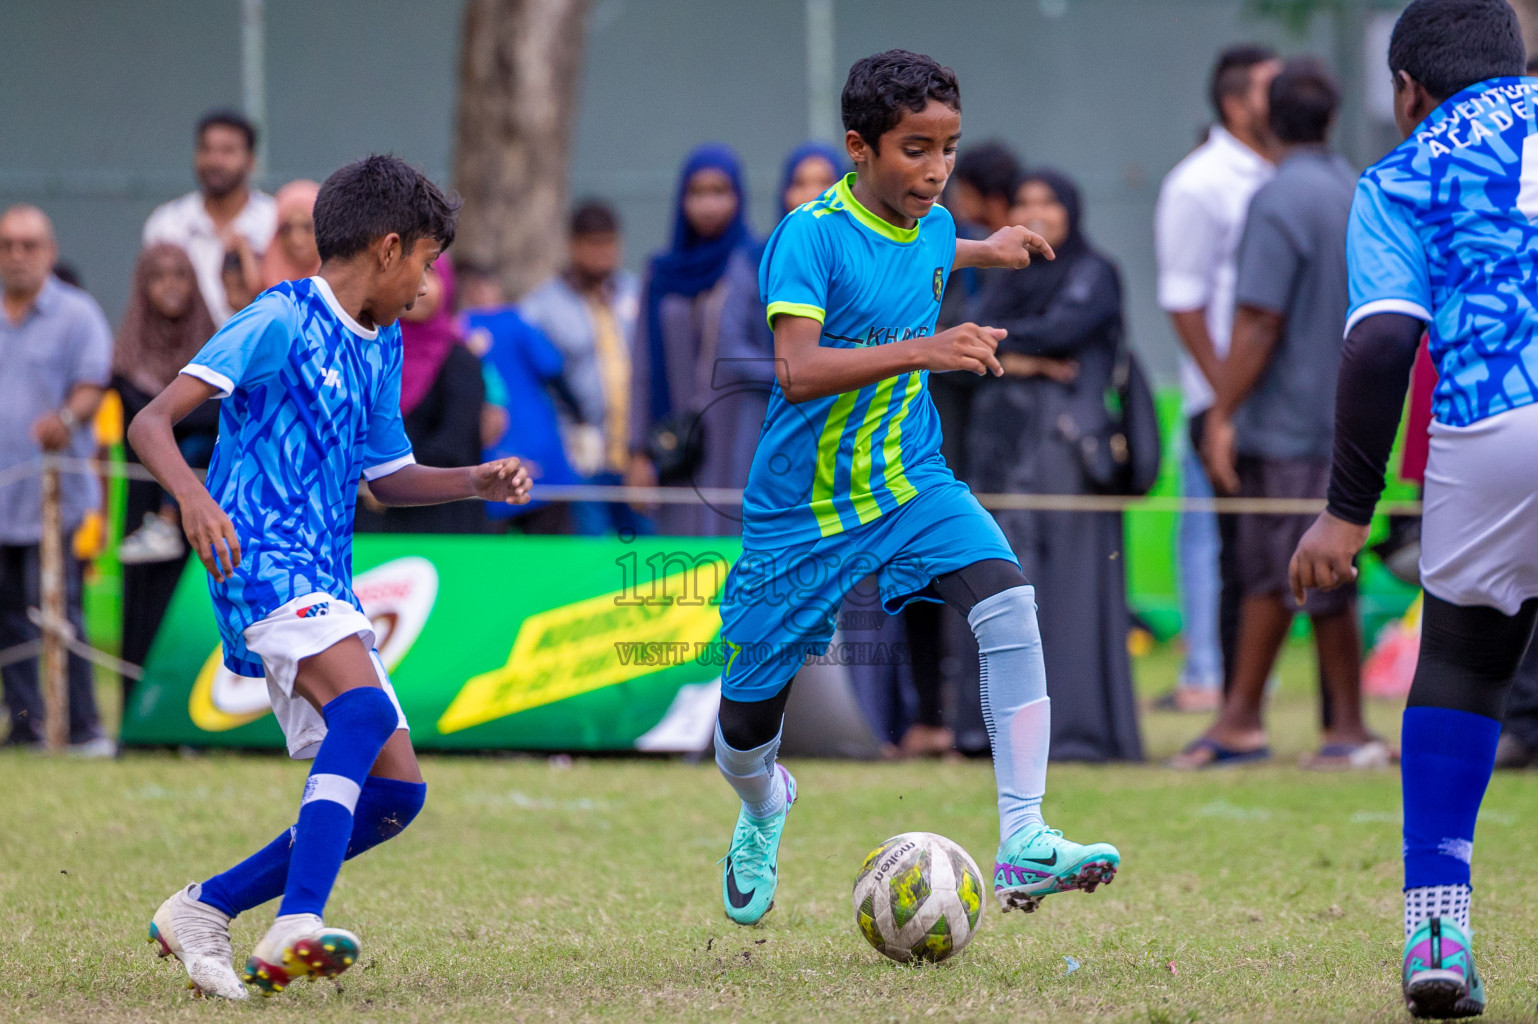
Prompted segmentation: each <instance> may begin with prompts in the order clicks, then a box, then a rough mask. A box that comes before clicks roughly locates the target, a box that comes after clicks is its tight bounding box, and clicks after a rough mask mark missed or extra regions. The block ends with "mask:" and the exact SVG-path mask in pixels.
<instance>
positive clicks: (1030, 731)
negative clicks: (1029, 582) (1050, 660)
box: [967, 586, 1052, 842]
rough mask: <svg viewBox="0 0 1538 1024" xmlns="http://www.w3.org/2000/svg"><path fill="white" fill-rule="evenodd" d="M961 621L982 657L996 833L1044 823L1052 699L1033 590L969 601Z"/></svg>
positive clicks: (1014, 589) (1004, 834) (1008, 833)
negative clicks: (995, 790) (996, 799)
mask: <svg viewBox="0 0 1538 1024" xmlns="http://www.w3.org/2000/svg"><path fill="white" fill-rule="evenodd" d="M967 625H969V626H971V627H972V633H973V635H975V636H976V637H977V649H978V653H979V658H980V661H981V665H980V671H981V684H982V698H983V721H984V722H985V723H986V724H987V726H988V739H989V741H991V742H992V744H993V774H994V778H995V780H996V781H997V783H998V788H999V838H1000V841H1001V842H1002V841H1007V840H1008V839H1009V837H1010V836H1012V835H1014V834H1015V833H1016V832H1019V831H1020V830H1021V829H1023V828H1029V827H1040V826H1041V825H1043V824H1045V822H1043V821H1042V817H1041V801H1042V797H1043V796H1045V795H1046V791H1047V754H1048V752H1049V751H1050V749H1051V739H1052V702H1051V700H1049V699H1048V697H1047V666H1046V662H1045V661H1044V660H1043V659H1042V653H1041V630H1040V628H1039V627H1038V626H1037V624H1036V588H1035V587H1030V586H1025V587H1011V588H1010V589H1009V590H1005V591H1002V592H1000V593H997V594H994V595H993V596H992V597H987V598H984V599H983V600H981V601H979V602H977V604H975V605H974V606H973V607H972V611H971V614H969V615H968V616H967Z"/></svg>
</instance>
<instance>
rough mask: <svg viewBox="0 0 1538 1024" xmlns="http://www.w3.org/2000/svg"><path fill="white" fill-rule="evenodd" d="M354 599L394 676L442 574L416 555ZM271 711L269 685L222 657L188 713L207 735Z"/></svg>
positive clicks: (211, 664) (359, 585)
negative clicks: (236, 670) (232, 668)
mask: <svg viewBox="0 0 1538 1024" xmlns="http://www.w3.org/2000/svg"><path fill="white" fill-rule="evenodd" d="M352 589H353V593H355V594H357V595H358V603H359V604H360V605H361V606H362V608H363V614H365V615H367V616H368V617H369V621H370V622H371V623H373V626H374V646H375V647H377V648H378V649H379V660H380V661H382V662H384V666H385V670H386V671H388V672H393V671H394V670H395V666H397V665H399V664H400V663H401V660H402V659H403V658H405V657H406V652H407V651H409V650H411V645H412V644H414V643H416V639H417V636H418V635H419V634H420V633H421V632H422V627H423V626H425V625H427V619H428V616H430V615H431V614H432V611H433V604H434V603H435V602H436V601H437V600H438V570H437V569H435V568H434V567H433V563H431V562H429V561H428V560H427V559H425V558H422V557H420V556H418V555H408V556H407V557H405V558H397V559H394V560H393V561H389V562H386V563H384V564H383V565H376V566H375V567H374V568H372V569H370V570H369V571H368V572H365V573H360V574H359V575H358V576H356V577H354V578H353V581H352ZM271 710H272V705H271V704H270V703H269V701H268V697H267V681H266V680H265V679H254V678H252V677H250V676H238V675H236V674H235V673H233V672H231V671H230V670H229V669H227V668H225V667H224V657H223V651H222V650H221V649H220V648H217V647H216V648H214V652H213V653H212V654H210V655H209V656H208V660H207V661H206V662H204V663H203V668H202V671H200V672H199V673H198V678H197V682H196V683H194V684H193V687H192V696H191V697H190V698H189V699H188V701H187V711H188V714H189V715H190V716H191V718H192V722H193V724H194V725H196V726H197V727H198V728H199V729H203V730H205V731H207V732H224V731H226V730H228V729H234V728H236V727H237V726H242V725H245V724H246V723H247V722H254V721H256V719H258V718H261V717H262V716H263V715H265V714H267V713H268V712H269V711H271Z"/></svg>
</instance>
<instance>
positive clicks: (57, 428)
mask: <svg viewBox="0 0 1538 1024" xmlns="http://www.w3.org/2000/svg"><path fill="white" fill-rule="evenodd" d="M57 257H58V250H57V248H56V246H55V244H54V236H53V224H52V223H50V222H49V220H48V217H47V215H45V214H44V213H43V211H42V210H39V209H38V208H37V207H35V206H13V207H11V208H10V209H9V210H6V211H5V212H4V213H3V214H0V289H3V303H0V304H3V309H0V652H4V651H7V650H9V649H11V648H14V647H18V646H20V645H23V644H26V643H29V642H31V641H33V640H35V639H37V636H38V631H37V627H36V626H35V625H33V623H32V622H31V621H30V619H29V618H28V616H27V609H28V608H33V607H37V605H38V603H39V602H38V592H39V589H40V578H41V569H40V563H41V559H40V555H39V551H40V544H41V541H42V535H43V526H42V499H41V492H40V487H41V485H40V480H39V476H38V474H36V473H32V472H27V469H26V464H27V463H29V462H35V461H36V460H37V459H38V458H39V457H40V456H41V455H42V454H43V453H44V452H47V453H51V454H59V455H67V456H75V457H78V458H89V457H91V455H92V453H93V451H94V442H93V441H92V438H91V430H90V423H91V417H92V416H94V415H95V414H96V406H97V405H98V404H99V403H100V401H101V395H102V388H103V387H104V386H105V384H106V382H107V378H108V374H109V371H110V369H111V362H112V332H111V330H110V328H109V327H108V326H107V318H106V317H105V316H103V315H102V311H101V307H100V306H98V305H97V304H96V301H95V300H94V299H92V298H91V297H90V296H89V295H87V294H86V293H85V292H83V291H81V290H80V289H79V288H75V287H73V286H71V285H67V284H65V283H64V282H62V281H60V280H59V279H58V278H56V277H54V276H53V265H54V261H55V259H56V258H57ZM59 489H60V498H61V502H62V506H63V507H62V516H61V519H62V525H63V529H64V535H65V536H66V537H68V536H69V535H70V534H72V533H74V531H75V529H76V527H78V526H79V525H80V521H81V520H82V519H83V518H84V517H85V514H86V512H87V511H89V510H90V509H92V508H95V507H96V505H97V504H98V502H99V501H100V500H101V495H100V493H99V488H98V486H97V483H96V476H95V474H93V473H87V472H76V471H66V472H65V473H63V475H62V476H61V478H60V480H59ZM65 559H66V565H65V573H64V577H65V581H66V600H67V605H68V616H69V621H70V623H71V624H72V625H73V626H74V628H75V633H76V635H80V636H83V635H84V628H83V624H82V621H81V610H80V573H79V571H78V567H77V566H76V565H75V564H74V560H73V556H72V554H71V553H70V550H69V546H68V545H67V544H66V545H65ZM0 673H3V678H4V684H5V705H6V710H7V712H8V717H9V719H10V731H9V733H8V734H7V736H6V738H5V740H4V743H5V745H7V746H36V745H38V744H40V743H41V742H42V736H43V725H44V723H43V714H44V713H43V702H42V695H41V693H40V691H39V688H38V673H37V659H36V658H27V659H23V660H20V661H14V662H11V663H10V664H7V665H5V666H4V668H3V670H0ZM69 739H70V744H71V746H72V748H73V749H74V750H75V752H76V753H80V754H85V755H91V756H109V755H111V754H112V753H113V751H114V746H113V743H112V741H111V740H110V739H108V738H106V737H105V736H104V735H103V734H102V732H101V728H100V726H99V724H98V721H97V715H96V698H95V694H94V693H93V691H92V688H91V666H90V665H89V664H88V663H86V662H85V661H83V660H81V659H80V658H73V657H72V658H70V661H69Z"/></svg>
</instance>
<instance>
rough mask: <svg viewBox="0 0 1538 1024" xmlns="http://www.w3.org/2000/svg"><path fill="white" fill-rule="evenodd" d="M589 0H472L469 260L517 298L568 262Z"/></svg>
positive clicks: (466, 89) (464, 230) (460, 250)
mask: <svg viewBox="0 0 1538 1024" xmlns="http://www.w3.org/2000/svg"><path fill="white" fill-rule="evenodd" d="M586 10H587V0H467V2H466V3H465V20H464V37H463V39H462V40H461V51H460V65H459V116H458V124H457V126H456V132H455V154H454V177H455V187H456V188H457V189H458V190H459V193H460V195H461V196H463V197H464V201H465V207H464V213H463V214H462V216H461V218H460V223H459V234H458V238H457V239H456V241H455V243H454V250H455V252H454V255H455V256H456V257H458V258H460V259H465V260H469V261H471V262H474V263H478V264H483V265H485V266H487V267H490V268H492V269H493V270H495V272H496V273H497V276H498V277H499V279H500V280H501V282H502V287H503V288H504V289H505V291H506V293H507V297H508V298H509V299H510V300H513V299H517V298H520V297H521V296H522V295H523V294H524V293H525V292H527V291H528V290H529V289H530V288H532V287H533V286H534V285H536V284H538V283H539V282H540V281H542V280H544V279H545V278H547V277H549V276H550V275H551V274H553V273H555V272H556V271H558V270H559V269H560V268H561V267H562V265H563V264H564V261H565V258H566V202H567V196H566V177H567V169H568V164H569V159H570V152H571V125H572V122H573V119H574V117H575V114H576V96H577V79H578V76H579V74H580V72H581V69H582V30H583V22H584V18H585V15H586Z"/></svg>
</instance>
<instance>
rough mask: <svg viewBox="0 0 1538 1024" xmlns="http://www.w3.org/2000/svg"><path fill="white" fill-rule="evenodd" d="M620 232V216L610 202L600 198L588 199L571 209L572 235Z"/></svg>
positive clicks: (579, 236)
mask: <svg viewBox="0 0 1538 1024" xmlns="http://www.w3.org/2000/svg"><path fill="white" fill-rule="evenodd" d="M617 234H619V217H618V216H616V215H615V213H614V210H613V208H612V207H610V206H609V204H608V203H605V202H603V201H602V200H599V199H587V200H584V201H582V202H581V203H578V204H577V208H576V209H575V210H573V211H571V237H573V238H587V237H591V236H593V235H617Z"/></svg>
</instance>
